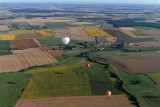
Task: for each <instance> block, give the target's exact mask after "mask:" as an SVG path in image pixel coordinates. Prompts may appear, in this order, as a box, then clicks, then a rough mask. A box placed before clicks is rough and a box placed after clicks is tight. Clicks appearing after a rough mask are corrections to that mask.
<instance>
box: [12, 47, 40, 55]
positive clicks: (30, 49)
mask: <svg viewBox="0 0 160 107" xmlns="http://www.w3.org/2000/svg"><path fill="white" fill-rule="evenodd" d="M39 51H41V50H40V49H39V48H28V49H24V50H12V53H13V54H18V53H29V52H39Z"/></svg>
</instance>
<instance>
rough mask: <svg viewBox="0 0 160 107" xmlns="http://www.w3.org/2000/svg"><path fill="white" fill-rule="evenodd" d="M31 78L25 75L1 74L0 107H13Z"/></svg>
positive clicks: (18, 73) (17, 73)
mask: <svg viewBox="0 0 160 107" xmlns="http://www.w3.org/2000/svg"><path fill="white" fill-rule="evenodd" d="M29 78H30V76H29V75H27V74H24V73H20V72H16V73H1V74H0V107H13V106H14V104H15V102H16V101H17V99H18V96H19V95H20V94H21V93H22V90H23V89H24V87H25V86H26V85H27V83H28V81H29Z"/></svg>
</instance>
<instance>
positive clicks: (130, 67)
mask: <svg viewBox="0 0 160 107" xmlns="http://www.w3.org/2000/svg"><path fill="white" fill-rule="evenodd" d="M108 63H110V64H112V65H114V66H116V67H118V68H120V69H122V70H123V71H125V72H128V73H131V74H133V73H148V72H160V66H159V63H160V59H116V60H108Z"/></svg>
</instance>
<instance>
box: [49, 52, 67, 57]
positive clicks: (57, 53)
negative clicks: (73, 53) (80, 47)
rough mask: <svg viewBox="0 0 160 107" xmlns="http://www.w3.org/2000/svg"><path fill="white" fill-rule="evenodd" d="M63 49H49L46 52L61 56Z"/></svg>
mask: <svg viewBox="0 0 160 107" xmlns="http://www.w3.org/2000/svg"><path fill="white" fill-rule="evenodd" d="M64 52H65V51H64V50H49V51H48V53H49V54H50V55H52V56H53V57H58V56H62V55H63V54H64Z"/></svg>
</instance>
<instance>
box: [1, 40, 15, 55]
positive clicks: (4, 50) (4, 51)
mask: <svg viewBox="0 0 160 107" xmlns="http://www.w3.org/2000/svg"><path fill="white" fill-rule="evenodd" d="M8 54H12V52H11V50H10V45H9V42H8V41H6V40H0V55H8Z"/></svg>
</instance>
